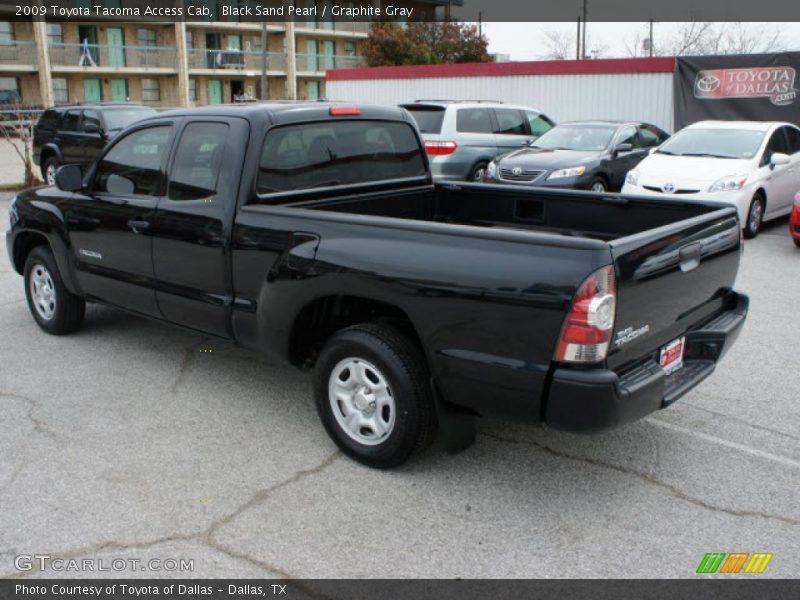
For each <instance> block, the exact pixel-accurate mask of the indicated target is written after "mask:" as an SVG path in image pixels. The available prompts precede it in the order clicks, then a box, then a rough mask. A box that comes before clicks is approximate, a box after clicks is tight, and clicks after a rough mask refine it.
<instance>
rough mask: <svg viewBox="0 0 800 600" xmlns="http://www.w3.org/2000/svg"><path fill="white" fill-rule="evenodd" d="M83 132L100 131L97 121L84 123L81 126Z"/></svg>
mask: <svg viewBox="0 0 800 600" xmlns="http://www.w3.org/2000/svg"><path fill="white" fill-rule="evenodd" d="M83 132H84V133H100V126H99V125H98V124H97V123H86V124H85V125H84V126H83Z"/></svg>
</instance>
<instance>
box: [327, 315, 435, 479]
mask: <svg viewBox="0 0 800 600" xmlns="http://www.w3.org/2000/svg"><path fill="white" fill-rule="evenodd" d="M314 396H315V400H316V405H317V412H318V413H319V416H320V419H321V420H322V424H323V425H324V426H325V429H326V430H327V432H328V435H330V437H331V438H332V439H333V441H334V442H335V443H336V444H337V445H338V446H339V448H341V449H342V451H343V452H344V453H345V454H347V455H348V456H350V457H351V458H353V459H355V460H356V461H358V462H360V463H362V464H365V465H367V466H370V467H375V468H378V469H389V468H392V467H396V466H399V465H401V464H403V463H404V462H405V461H406V460H408V458H409V457H410V456H411V454H412V453H414V452H415V451H417V450H419V449H420V448H422V447H424V446H426V445H427V444H428V443H429V442H430V441H431V440H432V439H433V437H434V435H435V432H436V412H435V406H434V403H433V393H432V390H431V387H430V374H429V372H428V368H427V366H426V364H425V359H424V356H423V353H422V351H421V350H420V349H419V348H418V346H417V345H416V344H415V343H414V342H412V341H411V340H410V339H409V338H408V337H407V336H406V335H404V334H403V333H401V332H399V331H398V330H396V329H394V328H392V327H389V326H386V325H376V324H364V325H357V326H355V327H350V328H348V329H344V330H342V331H340V332H339V333H337V334H336V335H334V336H333V337H331V339H330V340H328V342H327V343H326V344H325V347H324V348H323V350H322V352H321V353H320V356H319V359H318V360H317V364H316V367H315V371H314Z"/></svg>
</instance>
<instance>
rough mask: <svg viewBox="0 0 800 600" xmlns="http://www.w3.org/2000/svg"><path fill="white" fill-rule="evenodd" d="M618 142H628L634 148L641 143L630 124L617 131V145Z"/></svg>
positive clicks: (634, 128)
mask: <svg viewBox="0 0 800 600" xmlns="http://www.w3.org/2000/svg"><path fill="white" fill-rule="evenodd" d="M620 144H630V145H631V146H633V147H634V148H639V147H640V145H641V144H640V143H639V135H638V132H637V130H636V127H634V126H633V125H630V126H628V127H624V128H623V129H622V131H620V132H619V135H618V136H617V146H619V145H620Z"/></svg>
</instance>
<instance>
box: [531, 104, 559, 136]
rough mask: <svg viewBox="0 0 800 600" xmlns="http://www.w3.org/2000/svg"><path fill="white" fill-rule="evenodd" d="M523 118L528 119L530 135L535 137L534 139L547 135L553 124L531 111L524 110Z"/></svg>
mask: <svg viewBox="0 0 800 600" xmlns="http://www.w3.org/2000/svg"><path fill="white" fill-rule="evenodd" d="M525 117H526V118H527V119H528V127H529V128H530V130H531V135H535V136H536V137H539V136H540V135H542V134H543V133H547V132H548V131H550V130H551V129H552V128H553V122H552V121H551V120H550V119H548V118H547V117H545V116H544V115H541V114H539V113H535V112H533V111H532V110H526V111H525Z"/></svg>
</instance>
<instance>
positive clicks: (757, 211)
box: [750, 200, 764, 233]
mask: <svg viewBox="0 0 800 600" xmlns="http://www.w3.org/2000/svg"><path fill="white" fill-rule="evenodd" d="M763 211H764V207H763V206H762V205H761V202H759V201H757V200H756V201H754V202H753V206H752V207H751V208H750V231H752V232H753V233H755V232H756V231H758V228H759V227H760V226H761V213H762V212H763Z"/></svg>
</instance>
